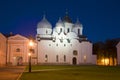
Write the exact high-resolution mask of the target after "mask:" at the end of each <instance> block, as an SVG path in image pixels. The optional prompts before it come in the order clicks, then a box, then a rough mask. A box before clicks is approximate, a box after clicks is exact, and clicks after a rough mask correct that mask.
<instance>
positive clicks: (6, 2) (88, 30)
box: [0, 0, 120, 42]
mask: <svg viewBox="0 0 120 80" xmlns="http://www.w3.org/2000/svg"><path fill="white" fill-rule="evenodd" d="M66 9H67V10H68V13H69V16H70V18H71V19H72V21H73V22H74V23H75V22H76V18H77V17H78V18H79V20H80V22H81V23H82V24H83V28H84V35H86V36H87V37H88V39H89V40H91V41H92V42H97V41H104V40H106V39H112V38H120V0H0V32H1V33H4V34H6V33H10V32H13V33H15V34H16V33H18V34H22V35H25V36H27V35H30V34H33V35H35V34H36V29H37V27H36V26H37V23H38V22H39V21H40V20H41V19H42V16H43V14H44V12H45V14H46V17H47V19H48V20H49V21H50V22H51V24H52V25H53V27H54V26H55V23H56V22H57V21H58V18H59V17H63V16H65V12H66Z"/></svg>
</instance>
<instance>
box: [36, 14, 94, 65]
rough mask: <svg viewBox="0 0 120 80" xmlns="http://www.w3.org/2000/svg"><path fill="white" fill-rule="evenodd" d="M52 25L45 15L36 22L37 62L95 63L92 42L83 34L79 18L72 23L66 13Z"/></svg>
mask: <svg viewBox="0 0 120 80" xmlns="http://www.w3.org/2000/svg"><path fill="white" fill-rule="evenodd" d="M52 27H53V26H52V25H51V23H50V22H49V21H48V20H47V19H46V17H45V16H44V17H43V19H42V20H41V21H40V22H39V23H38V24H37V35H36V40H37V45H38V63H40V64H77V65H79V64H96V56H95V55H93V54H92V43H91V42H90V41H89V40H88V39H87V37H85V36H84V35H83V26H82V24H81V23H80V22H79V20H77V21H76V23H75V24H74V23H72V21H71V19H70V18H69V16H68V15H66V16H65V17H64V18H63V19H61V18H59V20H58V22H57V23H56V25H55V27H54V28H53V29H52Z"/></svg>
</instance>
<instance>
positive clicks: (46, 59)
mask: <svg viewBox="0 0 120 80" xmlns="http://www.w3.org/2000/svg"><path fill="white" fill-rule="evenodd" d="M47 61H48V55H47V54H46V55H45V62H47Z"/></svg>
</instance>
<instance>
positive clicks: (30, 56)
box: [28, 53, 31, 72]
mask: <svg viewBox="0 0 120 80" xmlns="http://www.w3.org/2000/svg"><path fill="white" fill-rule="evenodd" d="M28 55H29V72H31V53H29V54H28Z"/></svg>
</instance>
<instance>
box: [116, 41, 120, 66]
mask: <svg viewBox="0 0 120 80" xmlns="http://www.w3.org/2000/svg"><path fill="white" fill-rule="evenodd" d="M116 47H117V63H118V65H120V42H119V43H118V44H117V45H116Z"/></svg>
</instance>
